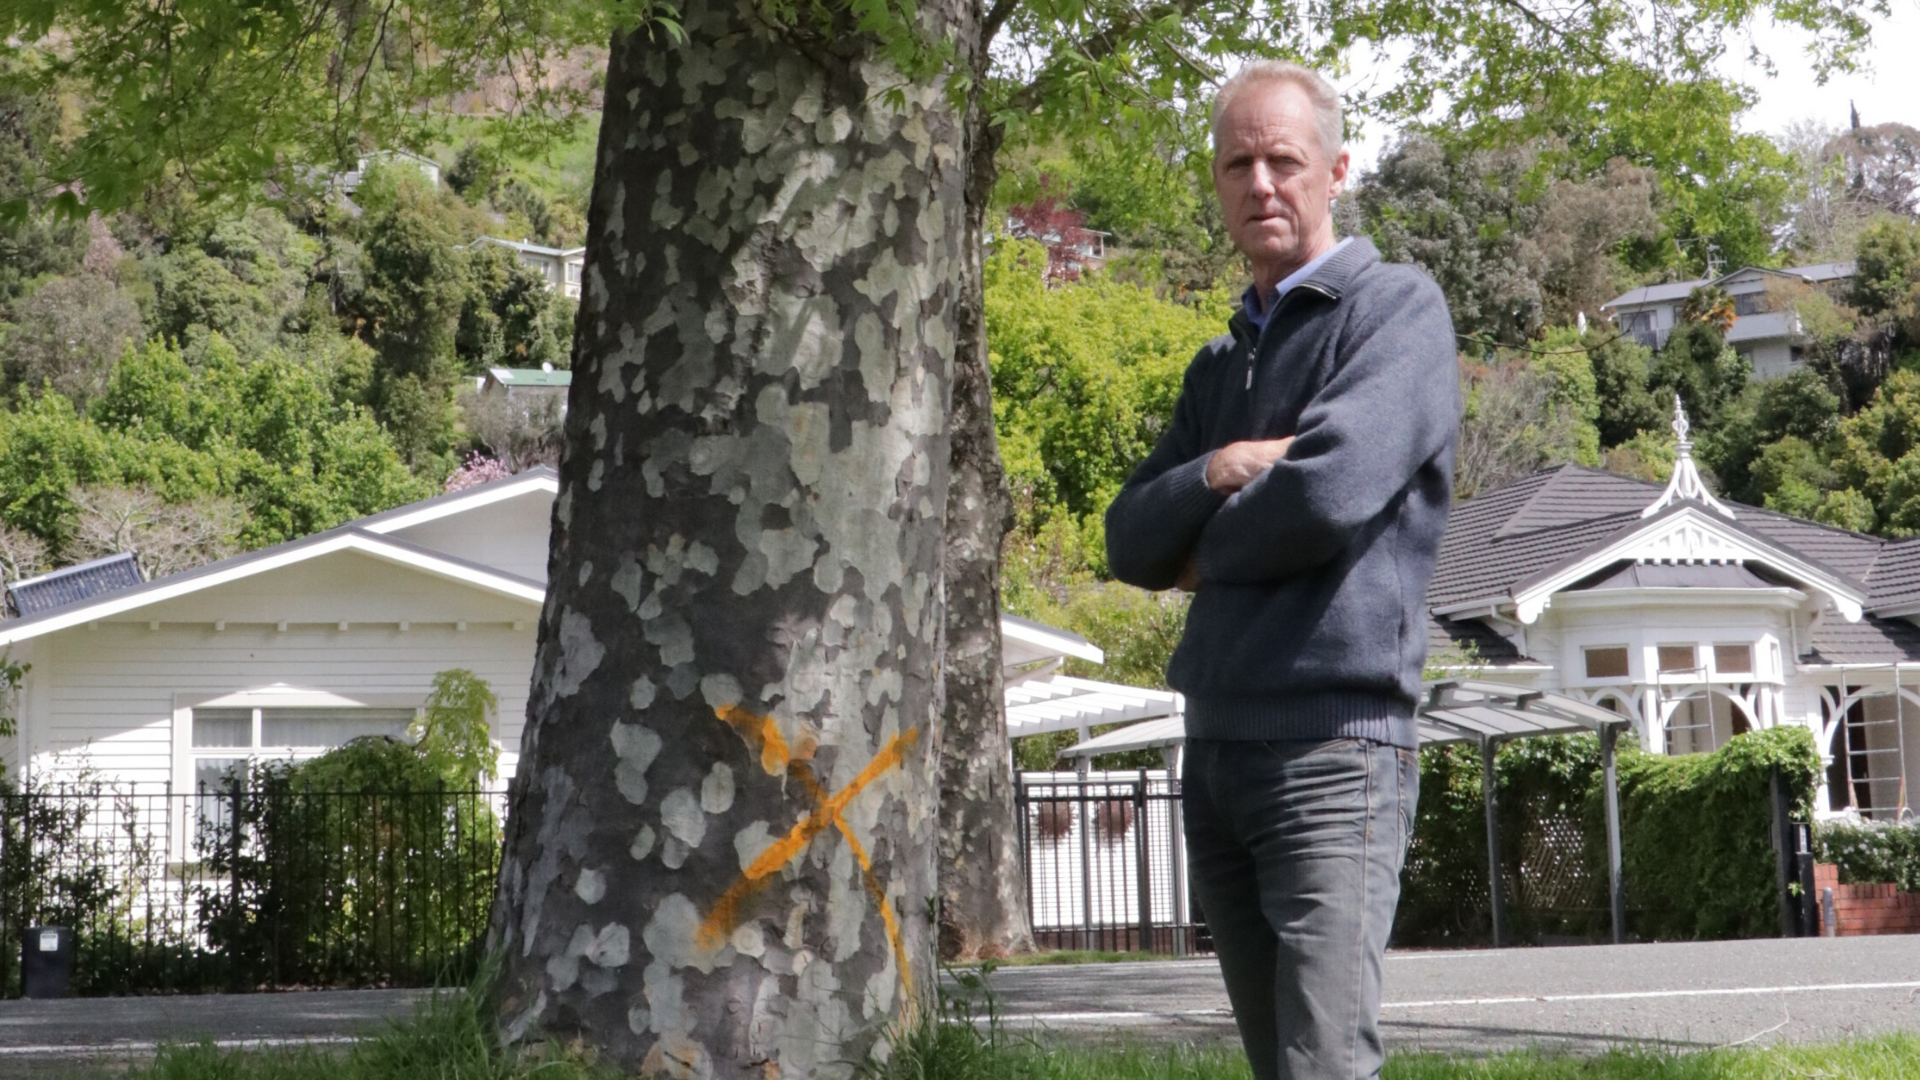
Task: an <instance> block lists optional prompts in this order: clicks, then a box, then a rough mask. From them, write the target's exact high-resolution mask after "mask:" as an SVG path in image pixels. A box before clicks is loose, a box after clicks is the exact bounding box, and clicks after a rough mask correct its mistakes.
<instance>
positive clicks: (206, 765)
mask: <svg viewBox="0 0 1920 1080" xmlns="http://www.w3.org/2000/svg"><path fill="white" fill-rule="evenodd" d="M246 764H247V759H246V758H213V757H207V758H195V759H194V762H193V789H194V790H195V791H225V790H227V785H228V784H229V783H230V782H231V781H232V776H233V774H234V773H238V772H241V771H242V769H243V768H244V766H245V765H246Z"/></svg>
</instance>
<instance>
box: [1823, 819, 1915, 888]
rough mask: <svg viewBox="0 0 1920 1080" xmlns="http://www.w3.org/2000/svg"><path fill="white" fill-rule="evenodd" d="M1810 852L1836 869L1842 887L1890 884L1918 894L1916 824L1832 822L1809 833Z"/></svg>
mask: <svg viewBox="0 0 1920 1080" xmlns="http://www.w3.org/2000/svg"><path fill="white" fill-rule="evenodd" d="M1813 851H1814V857H1815V858H1816V859H1818V860H1819V861H1821V862H1826V863H1834V864H1836V865H1838V866H1839V867H1840V881H1841V883H1842V884H1845V885H1853V884H1875V883H1879V882H1885V881H1890V882H1893V883H1894V884H1895V885H1898V886H1900V888H1901V889H1903V890H1905V891H1907V892H1920V825H1913V824H1906V825H1895V824H1892V823H1891V822H1877V821H1836V822H1833V823H1831V824H1827V825H1822V826H1820V827H1819V828H1817V829H1815V830H1814V831H1813Z"/></svg>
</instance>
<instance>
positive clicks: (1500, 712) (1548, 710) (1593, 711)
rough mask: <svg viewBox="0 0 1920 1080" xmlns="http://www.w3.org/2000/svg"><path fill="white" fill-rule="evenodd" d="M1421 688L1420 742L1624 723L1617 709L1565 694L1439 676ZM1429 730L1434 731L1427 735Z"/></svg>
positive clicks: (1521, 735) (1575, 731)
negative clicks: (1423, 695) (1423, 697)
mask: <svg viewBox="0 0 1920 1080" xmlns="http://www.w3.org/2000/svg"><path fill="white" fill-rule="evenodd" d="M1426 689H1427V700H1426V702H1425V703H1424V704H1422V705H1421V706H1420V714H1419V715H1420V726H1421V729H1422V730H1421V740H1420V741H1421V743H1422V744H1427V743H1445V742H1478V741H1479V740H1481V739H1494V740H1506V739H1525V738H1530V737H1532V736H1536V735H1575V734H1578V733H1580V732H1583V731H1592V732H1597V731H1599V730H1601V729H1602V728H1606V727H1624V726H1626V725H1627V723H1628V720H1627V718H1626V717H1624V716H1621V715H1620V714H1619V713H1616V712H1611V711H1609V710H1607V709H1603V708H1601V707H1600V706H1598V705H1589V704H1587V703H1586V702H1584V701H1580V700H1578V699H1576V698H1571V697H1568V696H1566V695H1565V694H1553V693H1548V692H1546V691H1544V690H1528V689H1526V688H1524V687H1519V686H1507V685H1505V684H1503V683H1495V682H1486V681H1484V680H1479V679H1444V680H1439V681H1436V682H1430V683H1428V684H1427V687H1426ZM1428 728H1433V729H1436V730H1435V731H1434V733H1433V734H1434V737H1433V738H1431V739H1430V738H1428V737H1427V730H1426V729H1428ZM1448 732H1451V733H1452V734H1451V735H1448V734H1447V733H1448Z"/></svg>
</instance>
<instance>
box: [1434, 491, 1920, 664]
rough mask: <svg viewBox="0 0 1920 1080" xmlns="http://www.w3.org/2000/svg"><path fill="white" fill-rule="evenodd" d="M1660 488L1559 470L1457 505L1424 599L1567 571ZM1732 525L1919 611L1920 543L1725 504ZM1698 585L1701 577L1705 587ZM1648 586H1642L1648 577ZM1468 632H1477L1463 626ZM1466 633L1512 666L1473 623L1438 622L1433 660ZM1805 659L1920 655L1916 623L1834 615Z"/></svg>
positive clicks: (1485, 592)
mask: <svg viewBox="0 0 1920 1080" xmlns="http://www.w3.org/2000/svg"><path fill="white" fill-rule="evenodd" d="M1662 490H1663V489H1662V487H1661V486H1660V485H1658V484H1650V483H1647V482H1645V481H1641V480H1634V479H1631V478H1629V477H1624V476H1616V475H1614V474H1612V473H1606V472H1600V471H1597V470H1594V469H1586V468H1582V467H1580V466H1577V465H1565V466H1561V467H1559V468H1556V469H1549V470H1546V471H1544V472H1539V473H1535V474H1534V475H1532V476H1529V477H1526V478H1524V479H1522V480H1517V481H1515V482H1514V483H1511V484H1508V485H1506V486H1505V487H1502V488H1498V489H1495V490H1493V491H1489V492H1487V493H1486V494H1484V495H1479V496H1475V497H1474V498H1471V499H1467V500H1465V501H1463V502H1461V503H1460V504H1459V505H1457V506H1455V507H1454V508H1453V514H1452V516H1451V518H1449V520H1448V522H1447V533H1446V536H1445V537H1444V538H1443V539H1442V541H1441V544H1440V560H1439V564H1438V565H1437V566H1436V567H1435V569H1434V576H1433V585H1432V587H1431V588H1430V589H1429V590H1428V594H1427V599H1428V603H1429V604H1430V605H1432V606H1433V607H1435V608H1444V607H1448V606H1451V605H1455V604H1463V603H1468V602H1472V601H1477V600H1483V599H1484V600H1489V601H1491V600H1493V599H1495V598H1500V597H1505V596H1508V595H1509V594H1510V592H1511V591H1512V590H1513V589H1514V588H1515V587H1516V586H1518V585H1519V584H1520V583H1522V582H1524V581H1526V580H1527V579H1529V578H1533V577H1537V576H1539V575H1541V574H1544V573H1548V572H1550V571H1553V570H1555V569H1557V568H1559V567H1563V566H1565V565H1567V564H1568V563H1570V562H1572V561H1573V560H1574V559H1576V558H1578V557H1580V556H1581V555H1583V554H1585V553H1587V552H1589V551H1591V550H1593V549H1594V548H1596V547H1598V546H1600V545H1602V544H1603V543H1604V542H1605V541H1606V540H1607V539H1608V538H1609V537H1611V536H1613V535H1615V534H1617V533H1619V532H1621V531H1623V530H1625V529H1628V528H1631V527H1633V526H1635V525H1637V524H1638V523H1639V522H1640V513H1641V511H1642V510H1644V509H1645V508H1646V507H1647V506H1649V505H1651V504H1652V503H1653V501H1654V500H1655V499H1656V498H1658V497H1659V495H1660V492H1661V491H1662ZM1732 508H1733V511H1734V514H1735V519H1734V522H1733V524H1734V525H1735V526H1736V527H1738V528H1740V529H1742V530H1745V531H1747V532H1750V533H1752V534H1754V535H1756V536H1758V537H1760V538H1761V539H1763V540H1765V541H1768V542H1770V543H1773V544H1776V545H1778V546H1780V547H1782V548H1785V549H1787V550H1788V551H1791V552H1792V553H1793V554H1795V555H1797V556H1799V557H1800V558H1803V559H1806V560H1808V561H1810V562H1813V563H1816V564H1818V565H1819V566H1821V567H1823V568H1825V569H1827V570H1830V571H1832V572H1834V573H1837V574H1840V575H1844V576H1845V577H1848V578H1851V579H1853V581H1854V582H1856V583H1859V584H1860V585H1862V586H1864V587H1865V588H1866V589H1867V591H1868V601H1867V605H1866V606H1867V608H1868V610H1870V611H1871V610H1876V609H1885V608H1891V607H1896V606H1903V605H1907V604H1915V605H1920V538H1917V539H1914V540H1903V541H1887V540H1882V539H1880V538H1879V537H1874V536H1868V535H1865V534H1863V533H1856V532H1849V531H1847V530H1845V529H1836V528H1833V527H1831V526H1827V525H1822V524H1820V523H1818V522H1813V521H1805V520H1802V519H1800V518H1795V517H1788V516H1787V515H1785V514H1781V513H1777V512H1775V511H1772V510H1765V509H1761V508H1760V507H1755V506H1742V505H1739V504H1732ZM1703 583H1704V582H1703ZM1643 584H1644V582H1643ZM1469 627H1471V628H1474V629H1468V628H1469ZM1469 637H1471V638H1472V639H1473V640H1474V641H1475V642H1476V644H1478V645H1481V646H1483V647H1484V650H1485V655H1487V656H1488V657H1490V658H1493V659H1494V661H1495V662H1496V663H1498V662H1500V658H1501V657H1504V656H1509V655H1511V656H1512V657H1513V658H1512V659H1507V660H1506V662H1508V663H1512V662H1517V661H1518V660H1519V659H1523V658H1519V657H1518V656H1517V654H1514V650H1513V647H1512V645H1511V644H1510V643H1508V642H1507V641H1506V639H1505V638H1502V637H1500V635H1499V634H1497V633H1495V632H1494V631H1492V630H1491V629H1490V628H1487V627H1485V626H1484V625H1483V624H1481V623H1479V622H1478V621H1476V620H1467V621H1460V622H1451V621H1449V622H1444V624H1443V623H1442V621H1441V620H1438V619H1437V618H1436V620H1435V623H1434V625H1433V626H1432V627H1431V628H1430V631H1429V640H1430V641H1431V642H1432V651H1433V652H1434V653H1436V654H1438V653H1440V652H1441V651H1443V650H1445V649H1447V648H1449V647H1451V648H1455V649H1457V648H1459V642H1460V641H1462V640H1464V639H1466V638H1469ZM1811 647H1812V651H1811V652H1810V653H1808V654H1807V656H1806V657H1805V660H1806V662H1809V663H1834V664H1862V663H1890V662H1892V661H1895V660H1920V626H1915V625H1914V624H1913V623H1910V622H1908V621H1906V620H1905V619H1900V618H1890V619H1879V618H1874V617H1872V616H1867V617H1864V618H1862V619H1861V620H1860V621H1859V622H1857V623H1849V622H1847V621H1845V620H1844V619H1841V618H1839V617H1837V616H1833V615H1829V616H1828V617H1827V618H1825V619H1823V620H1821V622H1820V625H1819V626H1818V628H1817V629H1815V631H1814V633H1813V639H1812V642H1811Z"/></svg>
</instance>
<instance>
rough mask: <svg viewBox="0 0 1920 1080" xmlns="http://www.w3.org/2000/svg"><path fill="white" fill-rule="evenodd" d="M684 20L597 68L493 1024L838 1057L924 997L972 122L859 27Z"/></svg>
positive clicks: (618, 1043)
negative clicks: (681, 33)
mask: <svg viewBox="0 0 1920 1080" xmlns="http://www.w3.org/2000/svg"><path fill="white" fill-rule="evenodd" d="M680 10H681V13H682V15H683V16H684V26H685V31H686V40H685V41H684V42H681V43H669V42H665V41H662V40H657V39H649V38H647V37H646V36H644V35H635V36H633V37H630V38H627V39H625V40H620V41H616V42H615V47H614V49H613V51H612V55H611V57H610V60H609V70H608V78H607V88H606V109H605V113H604V116H603V120H602V128H601V135H600V143H599V150H598V156H597V158H596V162H595V177H594V192H593V197H592V205H591V210H590V215H589V230H588V235H589V237H590V239H589V249H588V253H587V261H586V277H585V281H584V283H583V284H584V289H583V295H582V301H581V307H580V314H579V320H578V324H577V329H576V336H575V345H574V379H573V387H572V390H571V394H570V397H569V413H568V417H567V450H566V455H565V457H564V459H563V461H562V463H561V467H560V494H559V498H558V499H557V500H556V502H555V505H554V517H553V530H554V531H553V550H552V556H551V561H550V583H549V587H548V593H547V602H546V608H545V611H544V613H543V615H542V620H541V625H540V635H539V636H540V640H539V648H538V657H537V661H536V664H535V670H534V677H533V687H532V693H531V696H530V700H529V705H528V723H527V728H526V734H525V737H524V740H523V744H522V756H521V758H520V762H519V765H518V769H517V772H516V776H515V779H514V785H513V792H512V795H511V799H512V807H511V815H510V817H509V822H508V835H507V839H506V849H505V855H504V859H503V864H502V869H501V876H500V886H499V895H498V898H497V901H496V903H495V905H494V918H493V926H492V933H491V943H492V945H493V947H494V948H495V949H497V950H498V951H499V953H500V955H501V956H502V958H503V960H502V962H503V968H502V971H501V975H500V980H499V982H498V984H497V986H496V988H495V994H496V1005H497V1016H498V1021H499V1023H500V1026H501V1031H502V1034H503V1036H504V1038H505V1039H506V1040H507V1041H508V1042H510V1043H525V1042H528V1041H531V1040H536V1039H557V1040H562V1041H569V1042H571V1041H575V1040H578V1041H580V1042H583V1043H585V1044H587V1045H591V1046H594V1047H596V1048H597V1049H598V1050H599V1051H600V1053H601V1054H602V1056H603V1059H605V1060H609V1061H611V1062H613V1063H616V1064H619V1065H621V1066H624V1067H627V1068H632V1069H637V1070H638V1071H639V1072H641V1073H642V1074H645V1075H660V1076H673V1077H683V1076H684V1077H736V1076H744V1075H752V1076H754V1077H756V1078H759V1077H768V1078H772V1077H784V1078H789V1080H792V1078H802V1077H840V1076H847V1075H849V1074H850V1073H851V1072H852V1071H853V1069H854V1068H855V1067H856V1066H857V1065H858V1063H859V1062H860V1061H861V1060H862V1059H863V1058H864V1057H865V1056H866V1055H867V1054H868V1053H869V1052H870V1051H871V1050H873V1049H875V1048H876V1047H883V1046H884V1040H885V1035H886V1033H887V1032H888V1030H890V1028H891V1026H892V1025H893V1024H894V1023H895V1022H896V1021H897V1020H898V1019H900V1018H901V1017H902V1016H904V1015H907V1014H908V1013H909V1012H910V1011H911V1010H913V1009H914V1008H915V1006H916V1005H917V1004H924V1003H926V1002H927V1001H928V1000H929V998H930V997H931V995H933V993H934V992H935V987H934V980H933V972H932V967H931V964H932V958H933V953H934V940H935V928H934V926H933V925H932V924H931V921H930V919H929V917H928V915H929V912H930V910H931V909H932V906H933V905H932V904H931V900H932V898H933V896H934V894H935V889H936V884H935V879H934V853H935V831H936V827H937V824H938V815H937V807H936V795H937V789H936V786H935V769H934V762H935V759H936V757H937V753H938V748H937V741H938V740H937V737H936V736H937V727H936V720H937V718H938V717H939V715H940V709H941V704H940V696H941V690H942V680H941V668H940V657H941V639H942V634H943V628H944V625H945V611H944V605H943V601H942V580H941V578H942V573H943V559H944V552H945V516H946V512H947V506H948V492H947V471H948V461H949V445H948V442H949V440H948V430H949V429H948V408H949V395H950V389H951V386H950V380H951V372H952V366H953V362H954V355H955V351H956V349H957V348H958V347H959V342H960V338H961V327H960V325H959V323H960V319H961V310H962V306H963V305H962V304H961V295H962V292H963V290H964V288H965V286H964V285H963V281H965V280H966V279H965V277H964V274H963V269H964V267H965V266H966V265H968V262H967V260H968V258H969V254H968V249H967V244H968V243H969V242H970V239H969V236H968V233H967V220H966V216H965V207H966V204H967V200H966V170H967V167H968V158H967V154H966V133H965V117H964V115H963V114H962V113H961V112H959V111H957V110H956V109H955V107H954V105H953V103H952V101H951V100H950V99H949V97H948V96H947V95H946V94H945V92H944V90H943V89H941V88H939V87H937V86H922V85H917V84H915V83H914V82H912V81H909V80H906V79H903V78H902V77H901V75H900V73H899V72H898V71H897V70H896V69H895V68H893V67H892V66H890V65H889V64H888V63H887V62H886V61H885V60H883V59H882V58H881V56H880V54H879V52H878V50H876V49H875V48H874V47H873V46H872V44H871V43H870V42H868V41H867V40H866V39H865V38H864V37H862V36H861V35H859V34H857V33H854V32H853V31H852V30H851V29H850V28H840V29H839V30H838V31H835V32H815V31H812V30H809V29H802V30H793V29H781V30H777V31H776V30H773V29H769V27H768V25H767V24H766V23H765V22H764V21H762V19H761V18H759V17H756V13H762V14H763V12H762V9H760V8H758V7H757V6H755V5H735V4H728V3H720V2H714V0H689V2H688V3H685V4H683V5H681V8H680ZM802 10H808V9H802ZM919 18H920V19H921V20H922V23H923V29H925V30H926V31H927V33H928V34H929V35H930V36H931V37H933V38H934V39H936V40H943V39H953V40H960V41H966V40H971V39H972V37H973V36H974V28H973V22H974V20H976V19H977V18H978V14H977V12H976V11H974V10H973V8H972V7H971V6H970V5H969V4H967V3H965V2H964V0H937V2H936V3H933V4H923V5H921V6H920V8H919ZM963 62H965V58H963Z"/></svg>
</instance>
